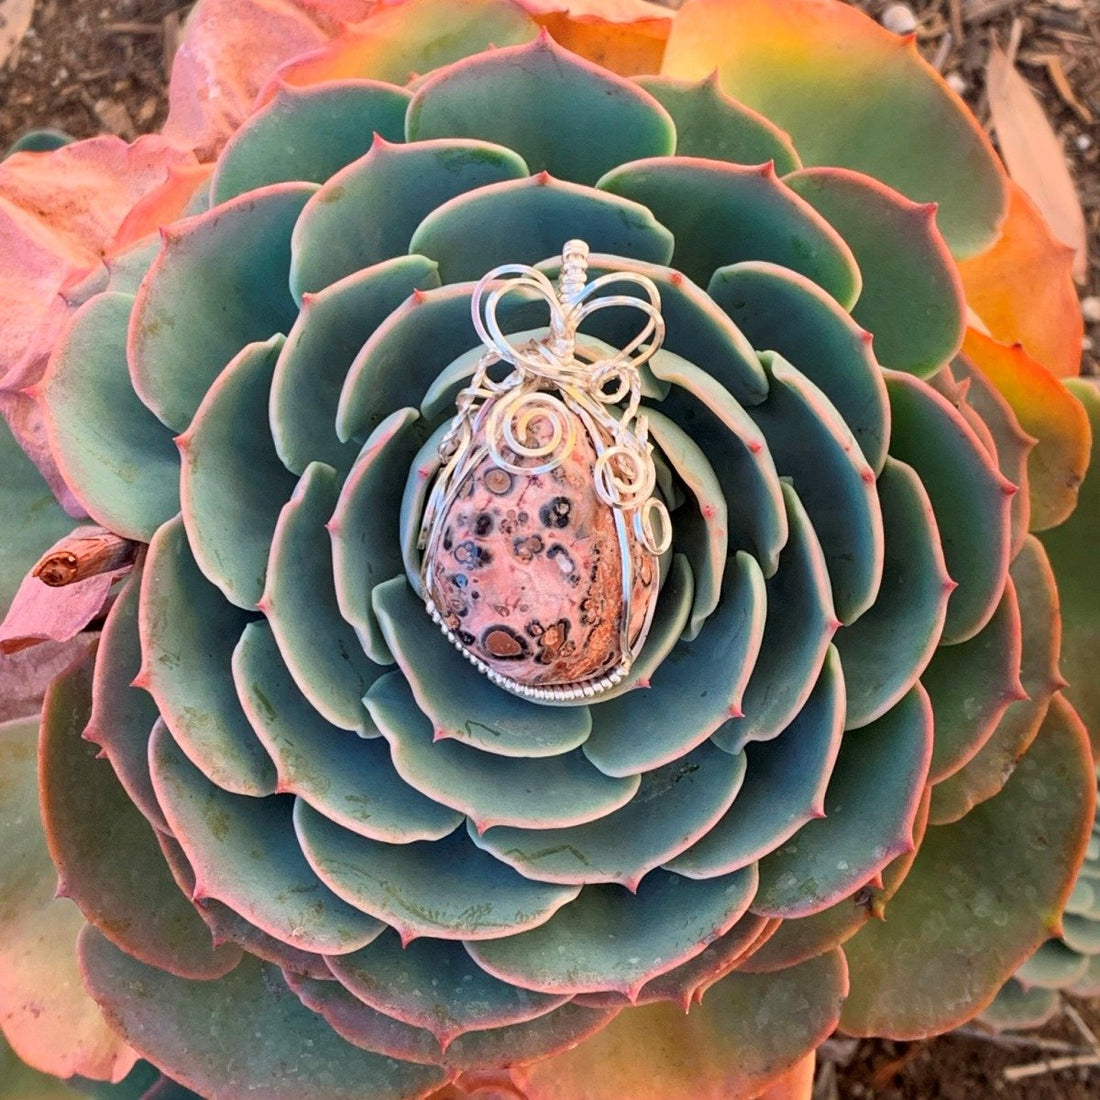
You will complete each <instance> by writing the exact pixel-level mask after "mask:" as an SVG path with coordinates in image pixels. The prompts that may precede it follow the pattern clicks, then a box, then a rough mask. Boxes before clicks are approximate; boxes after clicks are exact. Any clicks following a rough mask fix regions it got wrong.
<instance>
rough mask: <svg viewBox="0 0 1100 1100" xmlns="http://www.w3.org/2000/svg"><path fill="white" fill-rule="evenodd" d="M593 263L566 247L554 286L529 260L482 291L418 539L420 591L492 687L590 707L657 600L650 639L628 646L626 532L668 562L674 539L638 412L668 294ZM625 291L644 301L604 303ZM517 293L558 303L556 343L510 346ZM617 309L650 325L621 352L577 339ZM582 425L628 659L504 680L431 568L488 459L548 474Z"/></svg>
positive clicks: (553, 326) (505, 270) (496, 275)
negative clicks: (558, 681)
mask: <svg viewBox="0 0 1100 1100" xmlns="http://www.w3.org/2000/svg"><path fill="white" fill-rule="evenodd" d="M588 255H589V248H588V245H587V244H586V243H585V242H584V241H581V240H570V241H567V242H566V244H565V247H564V248H563V249H562V266H561V271H560V273H559V276H558V282H557V286H556V287H555V286H554V284H553V283H552V282H551V281H550V280H549V279H548V278H547V277H546V276H545V275H544V274H543V273H542V272H540V271H539V270H537V269H536V268H533V267H528V266H526V265H523V264H502V265H501V266H500V267H495V268H493V270H492V271H490V272H488V274H486V275H485V276H484V277H483V278H482V279H480V280H479V281H478V283H477V285H476V286H475V287H474V292H473V295H472V298H471V304H470V305H471V314H472V317H473V323H474V329H475V330H476V332H477V334H478V336H479V337H480V338H481V341H482V343H483V344H484V345H485V348H486V352H485V354H484V355H483V356H482V358H481V359H480V361H479V362H478V365H477V368H476V369H475V371H474V374H473V377H472V378H471V379H470V382H469V384H468V385H467V386H465V387H464V388H463V389H462V390H461V391H460V392H459V394H458V396H457V397H456V399H455V408H456V412H455V416H454V419H453V420H452V421H451V425H450V427H449V428H448V430H447V432H446V433H445V435H444V436H443V438H442V440H441V441H440V444H439V456H440V459H441V460H442V466H441V468H440V471H439V473H438V474H437V476H436V481H435V484H434V485H433V486H432V490H431V493H430V494H429V496H428V501H427V504H426V506H425V509H424V517H423V520H422V522H421V527H420V538H419V543H418V545H419V548H420V549H421V550H425V553H424V556H423V560H422V563H421V571H420V580H421V589H422V594H423V596H424V599H425V603H426V605H427V609H428V611H429V613H430V614H431V616H432V618H433V619H434V620H435V621H436V623H438V624H439V626H440V627H441V628H442V630H443V633H444V634H445V635H446V636H447V637H448V638H449V639H450V641H451V642H452V643H453V644H454V645H455V646H456V647H457V648H458V649H459V650H460V651H461V652H462V654H463V656H464V657H465V658H466V659H467V660H468V661H470V662H471V663H472V664H473V665H474V666H475V667H477V668H478V669H479V670H480V671H482V672H484V673H485V674H486V675H487V676H488V677H489V679H490V680H492V681H493V682H494V683H496V684H498V685H499V686H501V687H503V688H505V689H506V690H508V691H511V692H514V693H515V694H517V695H521V696H524V697H525V698H528V699H532V700H538V701H542V702H569V701H579V700H582V699H590V698H593V697H595V696H597V695H599V694H600V693H601V692H603V691H607V690H609V689H610V688H612V687H614V686H616V685H617V684H618V683H620V682H621V681H622V680H623V679H624V678H625V676H626V675H627V673H628V672H629V670H630V667H631V665H632V663H633V661H634V658H635V657H636V656H637V654H638V652H639V651H640V650H641V647H642V643H643V642H644V641H645V637H646V635H647V634H648V631H649V626H650V623H651V621H652V616H653V607H654V602H652V601H651V603H650V606H649V610H648V613H647V616H646V619H645V623H644V625H643V627H642V629H641V631H640V632H639V633H638V636H637V637H636V638H634V639H631V638H630V637H629V633H630V631H629V626H630V617H631V616H630V604H631V597H632V590H633V583H634V580H633V578H634V569H633V564H632V559H631V552H630V546H629V542H628V538H627V532H628V531H629V532H630V533H631V535H632V536H633V538H634V539H636V540H637V542H638V543H640V544H641V545H642V546H643V547H644V548H645V550H646V551H647V552H648V553H650V554H652V555H653V556H654V557H660V556H661V555H662V554H664V553H665V552H666V551H667V550H668V548H669V546H670V545H671V543H672V524H671V521H670V519H669V515H668V509H667V508H666V507H665V503H664V501H663V500H661V499H660V497H658V496H656V495H654V494H655V491H656V487H657V471H656V467H655V465H654V462H653V445H652V443H650V442H649V424H648V421H647V419H646V417H645V415H644V414H642V413H640V412H639V409H640V406H641V396H642V383H641V374H640V371H639V368H640V367H641V366H642V365H643V364H644V363H646V362H647V361H648V360H649V359H650V358H652V356H653V355H654V354H655V353H656V352H657V350H658V349H659V348H660V346H661V343H662V341H663V340H664V335H665V323H664V319H663V318H662V316H661V295H660V292H659V291H658V289H657V286H656V284H655V283H654V282H653V281H652V280H651V279H648V278H646V277H645V276H644V275H640V274H637V273H635V272H632V271H613V272H609V273H607V274H605V275H601V276H599V277H598V278H596V279H594V280H592V282H588ZM623 283H631V284H634V285H635V286H637V287H638V288H639V289H640V290H641V291H642V292H643V294H644V297H641V296H637V295H631V294H623V293H617V294H604V295H602V296H601V295H600V292H601V291H602V290H604V289H605V288H606V287H608V286H610V285H612V284H619V285H621V284H623ZM510 294H511V295H516V294H518V295H521V296H522V298H523V299H524V300H525V301H528V302H530V301H532V300H541V301H543V302H545V303H546V304H547V305H548V306H549V309H550V326H549V328H550V332H549V335H547V336H546V337H544V338H542V339H540V340H532V341H528V342H526V343H523V344H515V343H513V342H512V340H511V339H510V338H509V336H508V335H507V334H506V333H505V332H504V331H503V329H502V328H501V325H500V322H499V320H498V317H497V311H498V309H499V307H500V303H501V301H502V300H503V299H504V298H505V297H506V296H508V295H510ZM615 306H619V307H623V306H625V307H629V308H633V309H637V310H639V311H640V312H641V313H642V314H643V315H644V317H645V323H644V324H643V325H642V327H641V328H640V330H639V332H638V333H637V335H635V336H634V338H633V339H631V340H630V341H629V342H628V343H627V344H626V346H625V347H624V348H622V349H621V350H620V351H617V352H616V353H615V354H614V355H611V356H610V357H602V358H601V355H600V353H599V352H598V351H596V350H595V349H594V348H592V347H588V346H585V345H584V344H583V343H582V342H578V330H579V328H580V326H581V324H582V323H583V322H584V321H585V319H586V318H588V317H590V316H592V314H594V313H596V312H597V311H599V310H601V309H610V308H612V307H615ZM498 363H507V364H509V365H510V366H512V367H513V368H514V369H513V370H512V372H511V373H510V374H509V375H508V376H507V377H506V378H505V379H504V380H503V381H501V382H495V381H494V380H493V379H492V378H491V377H490V376H489V370H490V368H491V367H493V366H494V365H496V364H498ZM540 429H541V430H540ZM579 429H583V430H584V431H585V432H586V433H587V435H588V437H589V439H590V440H591V443H592V445H593V447H594V449H595V451H596V461H595V464H594V466H593V472H592V481H593V489H594V490H595V492H596V494H597V496H598V497H599V498H600V500H602V501H603V502H604V503H605V504H607V505H608V506H609V507H611V508H613V509H614V510H615V513H616V524H615V526H616V530H617V531H618V534H619V543H620V550H621V556H622V566H623V568H622V607H623V613H622V620H621V634H622V638H621V641H622V653H623V658H622V660H621V662H620V663H619V665H618V666H617V667H616V668H615V669H613V670H612V671H611V672H610V673H608V674H606V675H605V676H603V677H601V678H598V679H596V680H592V681H589V682H586V683H584V684H567V685H555V686H546V687H536V686H533V685H530V684H524V683H520V682H518V681H515V680H512V679H510V678H508V677H506V676H503V675H502V674H501V673H499V672H498V671H496V670H494V669H493V668H491V667H490V666H489V665H487V664H485V662H483V661H481V660H480V659H479V658H478V657H476V656H475V655H474V654H473V653H471V652H470V651H469V650H468V649H467V648H466V647H465V646H464V645H463V644H462V642H461V641H460V640H459V639H458V637H457V636H456V635H455V634H454V633H453V632H452V631H451V630H450V629H449V627H448V626H447V624H446V622H445V621H444V619H443V616H442V615H441V614H440V612H439V609H438V608H437V607H436V606H435V603H434V601H433V600H432V598H431V596H430V594H429V589H430V586H429V578H428V572H429V568H430V564H431V561H432V558H433V549H434V546H435V544H436V541H437V540H438V538H439V537H440V531H439V525H438V524H437V522H436V521H437V520H439V519H441V517H443V516H444V515H446V513H447V512H448V510H449V508H450V505H451V504H452V503H453V501H454V499H455V497H456V495H457V494H458V492H459V490H460V488H461V486H462V484H463V482H464V480H465V478H466V477H467V475H468V474H469V473H470V472H471V471H472V470H473V469H474V468H475V467H476V466H477V465H479V464H480V462H481V461H483V459H484V458H485V457H486V455H488V456H489V457H491V458H492V460H493V462H494V463H495V464H496V465H497V466H499V467H500V468H501V469H503V470H507V471H509V472H511V473H514V474H521V475H528V476H530V475H536V474H543V473H549V472H550V471H551V470H553V469H555V468H556V467H558V466H560V465H561V464H562V462H564V461H565V459H566V458H567V457H568V456H569V454H570V453H571V452H572V450H573V448H574V447H575V446H576V444H577V442H578V436H577V433H578V430H579ZM540 439H541V440H542V441H541V442H538V440H540Z"/></svg>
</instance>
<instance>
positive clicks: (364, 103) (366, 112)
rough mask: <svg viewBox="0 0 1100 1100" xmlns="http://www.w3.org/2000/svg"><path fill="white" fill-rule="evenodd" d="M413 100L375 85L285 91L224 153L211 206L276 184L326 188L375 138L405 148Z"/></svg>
mask: <svg viewBox="0 0 1100 1100" xmlns="http://www.w3.org/2000/svg"><path fill="white" fill-rule="evenodd" d="M410 98H411V94H410V93H409V92H407V91H406V90H405V89H404V88H398V87H396V86H395V85H393V84H384V83H382V82H381V81H377V80H341V81H333V82H331V83H327V84H323V85H320V86H317V87H307V88H297V87H294V86H293V85H288V84H282V85H280V86H279V87H278V88H277V89H276V91H275V95H274V96H273V97H272V98H271V100H270V102H268V103H267V104H266V105H265V106H264V107H262V108H261V109H260V110H259V111H257V112H256V113H255V114H254V115H252V116H251V117H250V118H248V119H246V120H245V123H244V125H243V126H241V128H240V129H239V130H238V131H237V132H236V133H235V134H234V135H233V136H232V137H231V138H230V139H229V141H228V142H227V143H226V146H225V148H224V149H223V150H222V151H221V155H220V156H219V157H218V161H217V166H216V167H215V169H214V176H213V179H212V180H211V181H210V197H211V201H212V202H213V203H214V204H215V205H220V204H221V203H223V202H228V201H229V200H230V199H235V198H236V197H237V196H238V195H243V194H244V193H245V192H246V191H254V190H255V189H256V188H258V187H266V186H267V185H268V184H271V183H284V182H288V181H290V180H306V181H308V182H310V183H324V182H325V180H327V179H328V178H329V177H330V176H332V175H334V174H335V173H336V172H338V171H339V170H340V169H341V168H343V167H345V166H346V165H348V164H350V163H351V162H352V161H353V160H358V159H359V157H361V156H362V155H363V154H364V153H366V152H367V151H368V150H369V149H370V147H371V144H372V143H373V141H374V135H375V134H378V135H379V136H381V137H382V138H383V139H385V140H386V141H402V140H403V139H404V135H405V111H406V109H407V108H408V105H409V100H410Z"/></svg>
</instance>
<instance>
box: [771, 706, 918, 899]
mask: <svg viewBox="0 0 1100 1100" xmlns="http://www.w3.org/2000/svg"><path fill="white" fill-rule="evenodd" d="M932 726H933V719H932V707H931V705H930V704H929V702H928V696H927V694H926V693H925V691H924V689H923V688H921V687H919V686H917V687H914V688H913V689H912V690H911V691H910V692H908V693H907V694H906V695H905V696H904V697H903V698H902V700H901V701H900V702H899V703H898V704H897V705H896V706H895V707H893V708H892V709H891V710H889V711H887V712H886V714H884V715H883V716H882V717H881V718H879V719H878V720H877V721H875V722H872V723H871V724H870V725H868V726H864V727H863V728H862V729H859V730H848V731H847V732H846V733H845V734H844V740H843V741H842V743H841V746H840V755H839V756H838V758H837V762H836V767H835V769H834V771H833V775H832V778H831V779H830V781H829V787H828V789H827V791H826V792H825V814H824V816H823V817H821V818H818V819H816V820H813V821H810V822H808V823H807V824H805V825H803V827H802V828H801V829H799V831H798V832H797V833H796V834H795V835H794V836H793V837H792V838H791V839H790V840H789V841H788V842H787V843H786V844H784V845H783V846H782V847H781V848H777V849H776V850H775V851H774V852H772V853H771V854H769V855H767V856H765V857H764V858H763V859H762V860H761V861H760V892H759V893H758V894H757V896H756V897H755V898H754V899H753V903H752V908H753V912H754V913H760V914H762V915H764V916H768V917H799V916H809V915H811V914H813V913H817V912H820V911H821V910H822V909H825V908H827V907H828V906H829V905H833V904H835V903H836V902H838V901H839V900H840V899H841V898H843V897H846V896H847V895H849V894H851V893H853V892H854V891H855V890H856V889H858V888H859V887H860V886H861V885H863V883H865V882H867V881H868V879H870V878H871V877H872V876H873V875H875V874H877V873H879V872H880V871H882V870H883V868H885V866H886V865H887V864H888V863H889V862H890V861H891V860H892V859H894V858H895V857H896V856H898V855H900V854H901V853H902V852H905V851H908V850H910V849H912V847H913V830H914V826H915V824H916V817H917V811H918V809H919V807H920V801H921V795H922V794H923V792H924V785H925V782H926V779H927V776H928V765H929V762H930V761H931V758H932ZM781 736H782V735H781Z"/></svg>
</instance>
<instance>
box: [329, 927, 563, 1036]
mask: <svg viewBox="0 0 1100 1100" xmlns="http://www.w3.org/2000/svg"><path fill="white" fill-rule="evenodd" d="M329 969H330V970H331V971H332V974H333V976H334V977H335V978H336V980H337V981H338V982H340V983H341V985H343V986H344V988H345V989H347V990H348V991H349V992H350V993H351V994H353V995H354V996H355V997H356V998H357V999H358V1000H360V1001H362V1002H363V1003H364V1004H366V1005H369V1006H370V1007H371V1008H374V1009H376V1010H377V1011H378V1012H384V1013H386V1014H388V1015H390V1016H393V1017H394V1018H396V1019H398V1020H401V1021H402V1022H404V1023H406V1024H409V1025H411V1026H412V1027H419V1028H424V1029H426V1030H427V1031H430V1032H431V1033H432V1034H433V1035H434V1036H435V1037H436V1038H437V1039H438V1040H439V1042H440V1043H442V1044H443V1045H444V1046H448V1045H450V1043H451V1042H452V1041H453V1040H454V1039H456V1038H457V1037H458V1036H459V1035H463V1034H466V1033H467V1032H470V1031H483V1030H487V1029H491V1028H498V1027H504V1026H506V1025H508V1024H516V1023H522V1022H524V1021H525V1020H533V1019H534V1018H535V1017H537V1016H543V1015H545V1014H546V1013H547V1012H552V1011H553V1010H554V1009H555V1008H559V1007H560V1006H561V1005H563V1004H565V1002H566V1001H567V1000H568V999H569V998H568V997H567V996H566V995H565V994H549V993H535V992H533V991H532V990H529V989H521V988H520V987H519V986H516V985H512V984H511V983H510V982H502V981H500V980H499V979H498V978H494V977H492V976H491V975H489V974H486V973H485V971H484V970H482V969H481V967H480V966H478V965H477V963H475V962H474V961H473V959H471V958H470V955H469V953H468V952H467V951H466V949H465V948H464V947H463V946H462V944H461V943H460V942H459V941H457V940H441V939H437V938H435V937H423V938H421V939H416V940H412V941H410V942H409V943H407V944H404V945H402V943H401V938H400V937H399V936H398V935H397V933H396V932H393V931H392V930H391V931H386V932H383V933H382V935H381V936H379V937H378V939H376V940H375V941H374V942H373V943H369V944H367V946H366V947H363V948H361V949H360V950H359V951H354V952H352V953H351V954H350V955H339V956H336V957H334V958H331V959H330V960H329Z"/></svg>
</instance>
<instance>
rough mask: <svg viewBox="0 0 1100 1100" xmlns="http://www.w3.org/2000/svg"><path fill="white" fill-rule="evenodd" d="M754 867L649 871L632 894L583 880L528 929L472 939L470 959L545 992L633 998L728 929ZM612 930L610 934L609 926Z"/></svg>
mask: <svg viewBox="0 0 1100 1100" xmlns="http://www.w3.org/2000/svg"><path fill="white" fill-rule="evenodd" d="M756 884H757V875H756V868H755V867H746V868H745V869H744V870H741V871H735V872H734V873H733V874H731V875H724V876H721V877H719V878H713V879H706V880H700V881H692V880H691V879H686V878H681V877H680V876H679V875H675V874H671V873H669V872H667V871H654V872H653V873H652V874H651V875H647V876H646V878H645V879H644V880H643V882H642V883H641V885H640V886H639V887H638V892H637V894H630V893H628V892H627V891H626V890H624V889H623V888H622V887H621V886H618V885H611V884H608V885H604V884H600V885H595V886H587V887H585V889H584V890H583V891H581V893H580V895H579V896H578V897H577V898H576V900H575V901H573V902H571V903H570V904H568V905H566V906H564V907H563V908H561V909H559V910H558V911H557V912H556V913H555V914H554V915H553V916H552V917H551V918H550V919H549V920H548V921H546V922H545V923H544V924H541V925H539V926H538V927H537V928H534V929H532V930H531V931H529V932H520V933H519V934H518V935H515V936H506V937H504V938H503V939H496V940H483V941H479V942H477V943H471V944H470V945H469V946H468V947H467V950H468V951H469V952H470V954H471V955H472V956H473V958H474V961H475V962H477V963H478V964H479V965H480V966H482V967H483V968H484V969H485V970H487V971H488V972H489V973H490V974H493V975H494V976H496V977H498V978H500V979H502V980H503V981H509V982H513V983H514V984H516V985H519V986H522V987H523V988H525V989H535V990H538V991H540V992H543V993H599V992H602V991H605V990H609V989H610V990H616V991H617V992H619V993H625V994H627V995H628V996H635V995H637V993H638V992H639V991H640V990H641V988H642V986H643V985H645V983H646V982H647V981H649V980H650V979H651V978H653V977H656V976H657V975H658V974H662V973H664V972H665V971H666V970H671V969H672V968H673V967H674V966H677V965H678V964H680V963H682V962H686V961H687V960H688V959H690V958H693V957H694V956H695V955H697V954H699V952H700V951H702V950H703V948H704V947H706V946H707V944H709V943H710V942H711V941H712V940H714V939H716V938H717V937H718V936H720V935H722V934H723V933H724V932H728V931H729V930H730V929H731V928H732V927H733V926H734V924H736V923H737V921H738V920H739V919H740V917H741V916H742V915H743V914H744V913H745V910H746V909H747V908H748V906H749V903H750V901H751V900H752V896H753V893H754V892H755V890H756ZM608 928H614V930H615V933H614V935H607V933H606V931H605V930H606V929H608Z"/></svg>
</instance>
